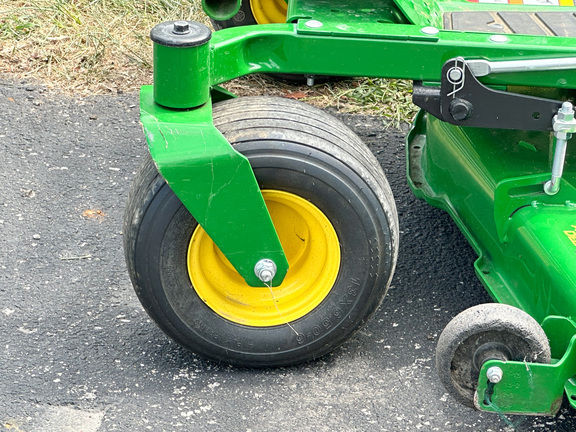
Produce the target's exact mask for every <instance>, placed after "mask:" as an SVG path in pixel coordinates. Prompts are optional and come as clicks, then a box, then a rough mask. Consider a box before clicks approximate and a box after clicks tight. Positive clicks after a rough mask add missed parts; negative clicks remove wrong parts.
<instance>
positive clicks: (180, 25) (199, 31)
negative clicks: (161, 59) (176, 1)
mask: <svg viewBox="0 0 576 432" xmlns="http://www.w3.org/2000/svg"><path fill="white" fill-rule="evenodd" d="M211 37H212V31H211V30H210V29H209V28H208V27H206V26H205V25H204V24H201V23H199V22H196V21H166V22H163V23H162V24H158V25H157V26H156V27H154V28H153V29H152V31H150V39H152V42H154V43H157V44H159V45H164V46H168V47H183V48H185V47H196V46H200V45H204V44H205V43H207V42H208V41H209V40H210V38H211Z"/></svg>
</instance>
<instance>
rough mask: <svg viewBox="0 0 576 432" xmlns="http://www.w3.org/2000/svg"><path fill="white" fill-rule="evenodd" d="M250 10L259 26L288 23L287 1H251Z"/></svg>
mask: <svg viewBox="0 0 576 432" xmlns="http://www.w3.org/2000/svg"><path fill="white" fill-rule="evenodd" d="M250 9H252V15H254V19H255V20H256V22H257V23H258V24H274V23H284V22H286V13H287V12H288V5H287V4H286V1H285V0H250Z"/></svg>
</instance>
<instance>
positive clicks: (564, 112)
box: [558, 101, 574, 121]
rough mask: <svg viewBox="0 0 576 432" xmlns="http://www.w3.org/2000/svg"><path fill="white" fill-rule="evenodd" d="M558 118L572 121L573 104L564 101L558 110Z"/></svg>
mask: <svg viewBox="0 0 576 432" xmlns="http://www.w3.org/2000/svg"><path fill="white" fill-rule="evenodd" d="M558 120H565V121H572V120H574V106H573V105H572V104H571V103H570V102H568V101H566V102H564V103H563V104H562V107H561V108H560V109H559V110H558Z"/></svg>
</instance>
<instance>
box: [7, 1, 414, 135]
mask: <svg viewBox="0 0 576 432" xmlns="http://www.w3.org/2000/svg"><path fill="white" fill-rule="evenodd" d="M175 19H190V20H195V21H200V22H203V23H205V24H207V25H210V23H209V20H208V19H207V17H206V16H205V15H204V13H203V12H202V10H201V6H200V1H199V0H0V74H1V75H3V76H7V77H11V78H15V79H25V80H28V81H39V82H41V83H42V84H44V85H45V86H47V87H48V88H54V89H58V90H59V91H63V92H66V93H71V94H74V95H79V96H87V95H92V94H107V93H108V94H110V93H112V94H115V93H122V92H131V91H135V90H137V89H138V88H139V87H140V86H141V85H144V84H151V82H152V44H151V42H150V39H149V37H148V35H149V32H150V29H151V28H152V27H154V26H155V25H156V24H158V23H160V22H163V21H168V20H175ZM226 86H227V87H228V88H229V89H230V90H232V91H234V92H236V93H238V94H239V95H254V94H275V95H279V96H284V97H291V98H294V99H300V100H303V101H306V102H309V103H312V104H314V105H317V106H321V107H326V106H335V107H338V108H339V109H340V110H342V111H346V112H362V113H369V114H376V115H381V116H384V117H386V118H388V119H389V120H391V121H392V122H393V123H394V124H398V123H399V122H400V121H405V120H409V119H410V118H411V117H412V116H413V115H414V113H415V107H414V106H413V105H412V103H411V101H410V86H411V84H410V83H409V82H406V81H400V80H383V79H360V80H346V81H339V82H336V83H334V82H333V83H327V84H322V85H317V86H314V87H312V88H310V87H306V86H294V85H288V84H285V83H281V82H275V81H271V80H269V79H265V78H262V77H258V76H256V77H252V76H251V77H245V78H241V79H238V80H234V81H232V82H231V83H228V84H227V85H226Z"/></svg>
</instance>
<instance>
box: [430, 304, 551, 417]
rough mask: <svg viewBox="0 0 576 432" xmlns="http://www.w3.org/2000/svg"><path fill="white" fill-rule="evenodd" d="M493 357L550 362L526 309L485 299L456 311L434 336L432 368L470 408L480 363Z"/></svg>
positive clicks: (544, 341) (539, 330)
mask: <svg viewBox="0 0 576 432" xmlns="http://www.w3.org/2000/svg"><path fill="white" fill-rule="evenodd" d="M482 353H484V355H482ZM493 359H497V360H511V361H527V362H531V363H550V359H551V355H550V344H549V342H548V338H547V336H546V333H544V330H542V327H540V325H539V324H538V323H537V322H536V320H535V319H534V318H532V317H531V316H530V315H528V314H527V313H526V312H524V311H522V310H520V309H518V308H515V307H512V306H509V305H505V304H501V303H487V304H481V305H478V306H474V307H471V308H469V309H466V310H465V311H463V312H461V313H460V314H458V315H457V316H456V317H454V318H453V319H452V320H451V321H450V322H449V323H448V325H447V326H446V328H445V329H444V331H443V332H442V334H441V335H440V338H439V339H438V345H437V347H436V370H437V371H438V375H439V377H440V381H442V384H443V385H444V387H445V388H446V390H447V391H448V393H449V394H450V395H451V396H452V397H454V399H456V400H457V401H458V402H460V403H461V404H463V405H466V406H468V407H470V408H476V406H475V394H476V387H477V385H478V378H479V374H480V369H481V367H482V364H483V363H484V362H486V361H488V360H493ZM476 363H478V364H476Z"/></svg>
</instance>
